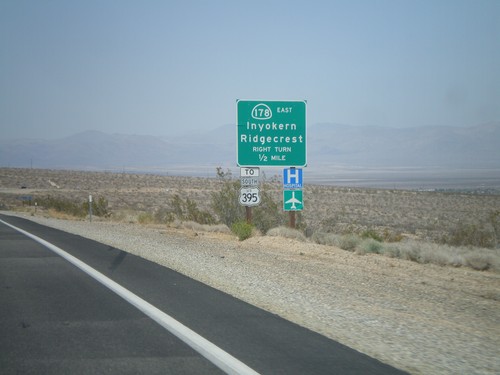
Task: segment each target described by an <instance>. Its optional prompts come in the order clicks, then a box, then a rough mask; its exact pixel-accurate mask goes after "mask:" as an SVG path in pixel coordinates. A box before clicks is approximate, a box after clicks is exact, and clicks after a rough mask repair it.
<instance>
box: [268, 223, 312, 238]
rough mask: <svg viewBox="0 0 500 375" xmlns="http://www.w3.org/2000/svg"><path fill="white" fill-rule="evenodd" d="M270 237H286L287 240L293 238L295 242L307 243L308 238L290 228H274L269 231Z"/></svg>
mask: <svg viewBox="0 0 500 375" xmlns="http://www.w3.org/2000/svg"><path fill="white" fill-rule="evenodd" d="M267 235H268V236H273V237H285V238H292V239H294V240H298V241H302V242H304V241H306V237H305V236H304V234H303V233H302V232H301V231H299V230H297V229H292V228H288V227H283V226H282V227H277V228H272V229H270V230H268V231H267Z"/></svg>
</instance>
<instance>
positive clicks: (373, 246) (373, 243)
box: [356, 238, 382, 254]
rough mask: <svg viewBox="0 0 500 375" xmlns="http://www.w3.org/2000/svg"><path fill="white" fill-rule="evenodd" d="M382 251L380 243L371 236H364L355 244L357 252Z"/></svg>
mask: <svg viewBox="0 0 500 375" xmlns="http://www.w3.org/2000/svg"><path fill="white" fill-rule="evenodd" d="M381 251H382V244H381V243H380V241H377V240H375V239H373V238H365V239H364V240H363V241H361V242H360V243H359V244H358V245H357V246H356V253H357V254H369V253H373V254H379V253H380V252H381Z"/></svg>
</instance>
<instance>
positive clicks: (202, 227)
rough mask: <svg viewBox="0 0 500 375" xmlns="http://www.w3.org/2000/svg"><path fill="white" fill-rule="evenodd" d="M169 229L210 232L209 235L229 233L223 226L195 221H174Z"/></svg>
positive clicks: (225, 226) (227, 228)
mask: <svg viewBox="0 0 500 375" xmlns="http://www.w3.org/2000/svg"><path fill="white" fill-rule="evenodd" d="M170 226H171V227H173V228H178V229H190V230H193V231H195V232H210V233H226V234H229V233H231V230H230V229H229V227H228V226H227V225H225V224H213V225H210V224H200V223H197V222H195V221H180V220H174V221H173V222H172V223H171V224H170Z"/></svg>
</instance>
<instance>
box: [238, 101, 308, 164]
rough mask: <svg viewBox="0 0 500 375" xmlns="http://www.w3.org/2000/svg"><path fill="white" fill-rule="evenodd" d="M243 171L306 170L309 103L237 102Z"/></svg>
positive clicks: (240, 162)
mask: <svg viewBox="0 0 500 375" xmlns="http://www.w3.org/2000/svg"><path fill="white" fill-rule="evenodd" d="M236 125H237V136H238V139H237V163H238V165H239V166H240V167H245V166H249V167H255V166H268V167H276V166H286V167H305V166H306V164H307V160H306V101H304V100H296V101H261V100H237V101H236Z"/></svg>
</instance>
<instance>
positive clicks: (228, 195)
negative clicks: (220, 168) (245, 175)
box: [211, 179, 245, 227]
mask: <svg viewBox="0 0 500 375" xmlns="http://www.w3.org/2000/svg"><path fill="white" fill-rule="evenodd" d="M220 185H221V188H220V190H219V191H216V192H214V193H212V200H211V207H212V210H213V211H214V212H215V214H216V215H217V217H218V218H219V221H220V222H222V223H224V224H226V225H227V226H228V227H231V226H232V225H233V224H234V223H236V222H238V221H239V220H241V219H242V218H243V217H245V208H244V207H243V206H241V205H240V204H239V202H238V200H239V195H240V182H239V181H231V180H224V179H220Z"/></svg>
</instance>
